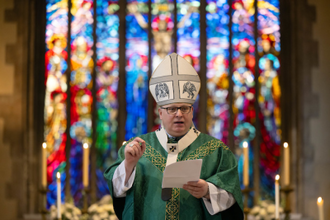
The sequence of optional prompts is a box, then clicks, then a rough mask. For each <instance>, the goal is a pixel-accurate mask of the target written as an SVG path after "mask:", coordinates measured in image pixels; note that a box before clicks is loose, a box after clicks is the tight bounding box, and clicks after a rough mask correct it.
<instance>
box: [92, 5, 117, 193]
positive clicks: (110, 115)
mask: <svg viewBox="0 0 330 220" xmlns="http://www.w3.org/2000/svg"><path fill="white" fill-rule="evenodd" d="M118 10H119V5H118V1H109V0H97V11H96V13H97V21H96V35H97V43H96V54H97V58H96V59H97V61H96V62H97V67H96V72H97V76H96V91H97V92H96V108H97V123H96V124H97V125H96V133H97V139H96V150H97V153H96V155H97V158H96V160H97V161H96V169H97V170H96V177H97V197H98V198H99V199H100V198H102V197H103V196H104V195H106V194H109V189H108V185H107V183H106V181H105V179H104V177H103V172H104V170H105V169H106V168H108V167H109V166H110V164H111V163H113V162H114V161H115V160H116V159H117V147H116V141H117V127H118V126H117V115H118V100H117V91H118V81H119V76H118V58H119V51H118V48H119V33H118V29H119V17H118Z"/></svg>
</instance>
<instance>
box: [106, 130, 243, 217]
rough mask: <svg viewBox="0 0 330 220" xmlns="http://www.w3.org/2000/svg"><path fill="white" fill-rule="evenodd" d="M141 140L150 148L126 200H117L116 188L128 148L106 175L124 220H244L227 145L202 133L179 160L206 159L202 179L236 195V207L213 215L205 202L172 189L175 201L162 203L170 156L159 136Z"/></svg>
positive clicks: (232, 163)
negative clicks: (117, 172) (115, 177)
mask: <svg viewBox="0 0 330 220" xmlns="http://www.w3.org/2000/svg"><path fill="white" fill-rule="evenodd" d="M140 137H141V138H142V139H143V140H145V142H146V146H147V147H146V150H145V152H144V154H143V156H142V157H141V158H140V160H139V162H138V163H137V165H136V173H135V179H134V183H133V186H132V188H130V189H129V190H128V191H127V192H126V197H124V198H114V196H113V195H114V193H113V187H112V177H113V175H114V172H115V170H116V168H117V167H118V166H119V164H120V163H121V162H122V161H123V160H124V159H125V156H124V149H125V145H124V146H122V147H121V148H120V149H119V152H118V160H117V161H116V162H115V163H114V164H113V165H111V166H110V167H109V168H108V169H107V170H106V171H105V173H104V176H105V178H106V179H107V182H108V185H109V189H110V194H111V195H112V197H113V201H114V208H115V212H116V214H117V216H118V217H119V218H120V219H125V220H126V219H143V220H145V219H155V220H158V219H166V220H167V219H171V220H172V219H183V220H185V219H187V220H191V219H196V220H201V219H223V220H235V219H237V220H239V219H243V211H242V210H243V204H242V195H241V189H240V185H239V180H238V173H237V161H236V158H235V157H234V155H233V153H232V152H231V151H230V150H229V148H228V147H227V146H226V145H225V144H224V143H223V142H221V141H220V140H218V139H215V138H213V137H211V136H209V135H206V134H202V133H201V134H200V135H199V136H198V137H197V138H196V140H195V141H194V142H193V143H192V144H191V145H190V146H189V147H187V148H186V149H184V150H183V151H181V152H180V153H179V154H178V158H177V161H183V160H194V159H203V164H202V170H201V176H200V179H203V180H205V181H207V182H210V183H213V184H214V185H215V186H217V187H220V188H222V189H224V190H226V191H228V192H230V193H232V194H233V196H234V198H235V200H236V203H235V204H234V205H233V206H232V207H231V208H229V209H228V210H225V211H223V212H219V213H217V214H215V215H210V214H209V212H208V211H207V209H206V207H205V205H204V202H203V199H197V198H195V197H193V196H192V195H190V194H189V193H188V192H187V191H186V190H184V189H181V188H173V189H172V198H171V199H170V200H169V201H163V200H162V199H161V193H162V180H163V171H164V169H165V166H166V159H167V152H166V151H165V150H164V148H163V147H162V146H161V144H160V143H159V141H158V139H157V136H156V134H155V132H151V133H148V134H145V135H142V136H140ZM128 142H129V141H128Z"/></svg>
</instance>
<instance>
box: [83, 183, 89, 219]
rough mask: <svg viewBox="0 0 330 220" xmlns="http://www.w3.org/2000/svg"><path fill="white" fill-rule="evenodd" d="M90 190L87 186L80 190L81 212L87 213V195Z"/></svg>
mask: <svg viewBox="0 0 330 220" xmlns="http://www.w3.org/2000/svg"><path fill="white" fill-rule="evenodd" d="M90 192H91V190H90V189H89V188H88V187H84V190H83V192H82V195H83V208H82V210H81V212H82V214H86V213H87V209H88V197H89V194H90Z"/></svg>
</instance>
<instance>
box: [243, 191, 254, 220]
mask: <svg viewBox="0 0 330 220" xmlns="http://www.w3.org/2000/svg"><path fill="white" fill-rule="evenodd" d="M252 191H253V189H251V188H248V187H246V188H244V189H242V193H243V195H244V204H243V212H244V219H248V214H249V213H250V208H249V207H248V200H249V197H250V192H252Z"/></svg>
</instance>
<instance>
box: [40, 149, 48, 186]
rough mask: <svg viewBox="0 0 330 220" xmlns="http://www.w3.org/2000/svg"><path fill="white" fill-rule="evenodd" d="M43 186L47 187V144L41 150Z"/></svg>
mask: <svg viewBox="0 0 330 220" xmlns="http://www.w3.org/2000/svg"><path fill="white" fill-rule="evenodd" d="M41 185H42V187H44V188H46V187H47V144H46V143H43V144H42V150H41Z"/></svg>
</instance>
